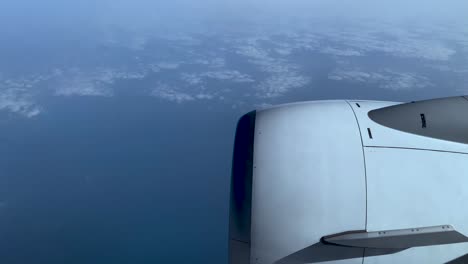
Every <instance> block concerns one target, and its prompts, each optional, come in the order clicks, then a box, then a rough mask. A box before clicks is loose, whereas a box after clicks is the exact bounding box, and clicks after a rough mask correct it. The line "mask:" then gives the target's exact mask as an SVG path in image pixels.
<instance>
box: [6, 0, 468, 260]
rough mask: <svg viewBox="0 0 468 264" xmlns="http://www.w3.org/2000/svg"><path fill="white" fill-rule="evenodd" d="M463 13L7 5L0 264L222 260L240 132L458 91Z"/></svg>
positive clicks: (268, 5) (218, 4)
mask: <svg viewBox="0 0 468 264" xmlns="http://www.w3.org/2000/svg"><path fill="white" fill-rule="evenodd" d="M466 10H468V3H467V2H466V1H462V0H458V1H455V0H448V1H432V0H430V1H422V0H415V1H403V0H394V1H376V0H373V1H372V0H341V1H338V0H327V1H325V0H309V1H306V0H291V1H275V0H273V1H267V0H257V1H254V0H236V1H234V0H216V1H215V0H203V1H194V0H174V1H150V0H132V1H130V0H113V1H110V0H93V1H92V0H81V1H72V0H44V1H32V0H16V1H12V0H3V1H1V2H0V25H1V26H0V58H2V59H1V60H0V131H2V132H1V133H0V145H2V146H4V147H2V148H1V149H0V261H3V262H5V263H96V264H98V263H187V262H192V263H215V264H219V263H227V262H226V261H227V240H228V238H227V232H228V230H227V228H228V204H229V201H228V197H229V182H230V167H231V154H232V144H233V140H234V138H233V137H234V131H235V126H236V122H237V119H238V118H239V117H240V116H242V115H243V114H244V113H246V112H249V111H251V110H253V109H259V108H263V107H268V106H271V105H276V104H281V103H289V102H295V101H306V100H325V99H371V100H373V99H375V100H388V101H412V100H419V99H428V98H433V97H444V96H454V95H460V94H468V86H467V82H468V78H467V73H468V63H467V62H468V26H467V25H468V19H467V18H466Z"/></svg>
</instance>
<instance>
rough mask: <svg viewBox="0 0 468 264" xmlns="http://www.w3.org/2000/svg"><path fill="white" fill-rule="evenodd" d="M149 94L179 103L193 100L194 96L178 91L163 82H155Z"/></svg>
mask: <svg viewBox="0 0 468 264" xmlns="http://www.w3.org/2000/svg"><path fill="white" fill-rule="evenodd" d="M150 94H151V96H155V97H159V98H162V99H165V100H168V101H172V102H176V103H179V104H180V103H183V102H186V101H193V100H195V97H193V96H192V95H190V94H187V93H184V92H180V91H178V89H177V88H175V87H172V86H169V85H168V84H165V83H158V84H156V87H155V88H154V89H153V90H152V91H151V93H150Z"/></svg>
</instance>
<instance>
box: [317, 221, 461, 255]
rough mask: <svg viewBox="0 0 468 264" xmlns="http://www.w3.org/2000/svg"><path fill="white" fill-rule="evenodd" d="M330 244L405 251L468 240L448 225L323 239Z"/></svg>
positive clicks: (352, 233) (349, 234) (349, 233)
mask: <svg viewBox="0 0 468 264" xmlns="http://www.w3.org/2000/svg"><path fill="white" fill-rule="evenodd" d="M323 240H324V241H325V242H327V243H330V244H335V245H341V246H349V247H360V248H381V249H406V248H411V247H424V246H434V245H443V244H452V243H463V242H468V238H467V237H466V236H464V235H463V234H460V233H459V232H457V231H456V230H455V229H454V228H453V227H452V226H450V225H442V226H432V227H417V228H416V227H415V228H409V229H398V230H382V231H375V232H366V231H360V232H359V231H358V232H348V233H344V234H337V235H332V236H327V237H324V238H323Z"/></svg>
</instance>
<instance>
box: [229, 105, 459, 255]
mask: <svg viewBox="0 0 468 264" xmlns="http://www.w3.org/2000/svg"><path fill="white" fill-rule="evenodd" d="M467 114H468V99H466V98H465V97H453V98H445V99H436V100H429V101H421V102H413V103H407V104H401V103H394V102H376V101H316V102H304V103H295V104H287V105H281V106H277V107H272V108H269V109H265V110H261V111H254V112H251V113H248V114H246V115H245V116H243V117H242V118H241V119H240V121H239V123H238V127H237V131H236V140H235V147H234V158H233V168H232V182H231V204H230V207H231V209H230V230H229V258H230V263H231V264H245V263H252V264H270V263H319V262H327V263H363V260H364V263H444V262H448V261H452V260H455V259H457V258H460V257H461V258H463V256H464V255H465V254H467V253H468V243H464V242H467V241H468V238H467V237H466V236H465V235H468V210H466V209H465V208H466V204H467V203H468V117H467ZM465 257H466V256H465ZM363 258H364V259H363ZM459 260H460V259H459Z"/></svg>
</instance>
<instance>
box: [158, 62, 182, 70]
mask: <svg viewBox="0 0 468 264" xmlns="http://www.w3.org/2000/svg"><path fill="white" fill-rule="evenodd" d="M181 64H182V63H181V62H160V63H158V64H156V65H157V66H158V67H159V69H163V70H175V69H177V68H179V66H180V65H181Z"/></svg>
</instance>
